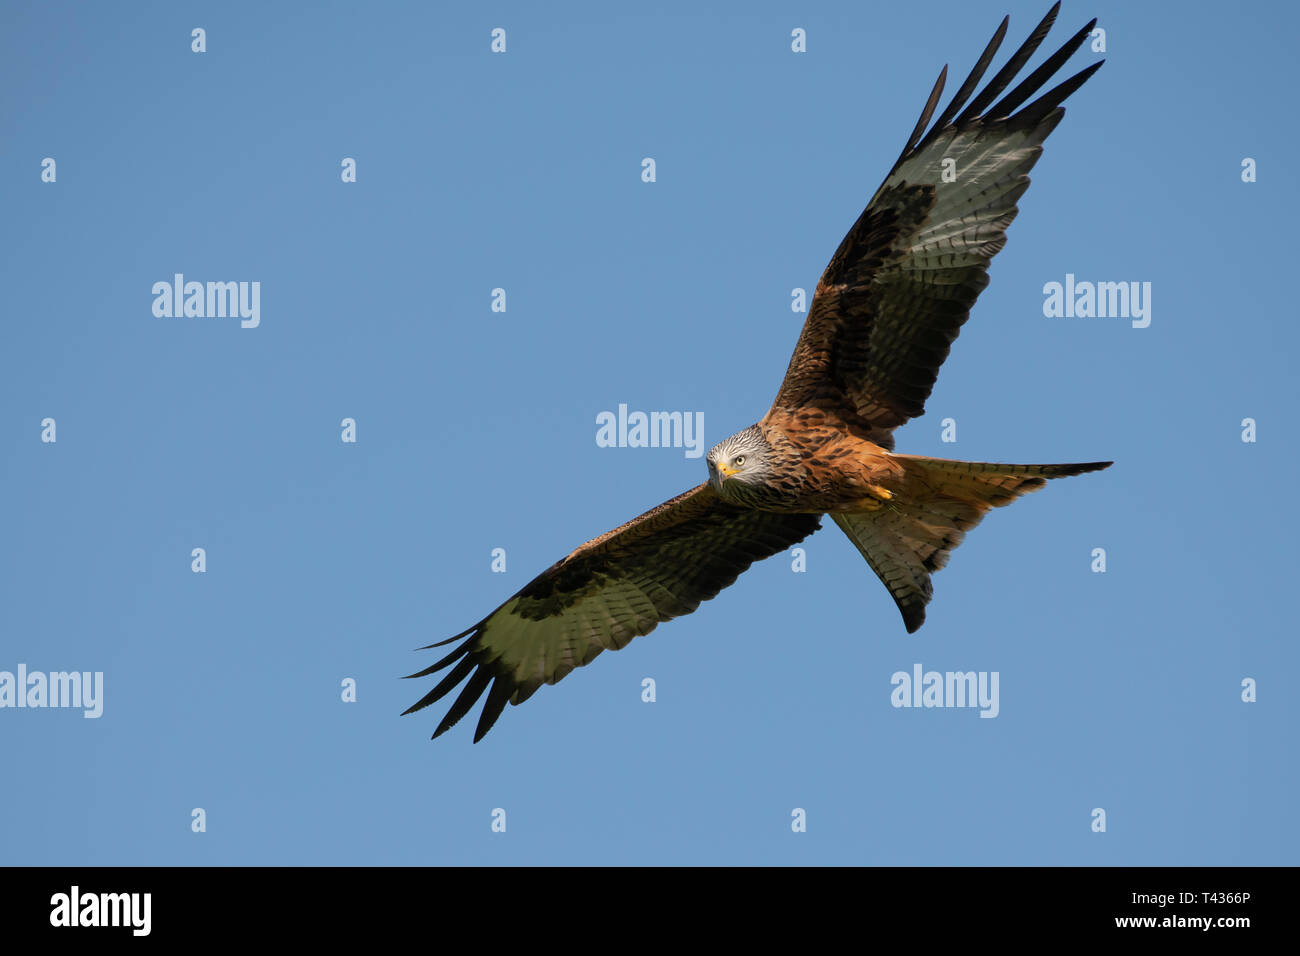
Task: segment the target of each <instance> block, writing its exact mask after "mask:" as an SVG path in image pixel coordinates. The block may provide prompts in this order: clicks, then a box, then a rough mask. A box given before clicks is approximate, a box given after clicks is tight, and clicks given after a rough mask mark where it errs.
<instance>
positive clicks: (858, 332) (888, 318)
mask: <svg viewBox="0 0 1300 956" xmlns="http://www.w3.org/2000/svg"><path fill="white" fill-rule="evenodd" d="M1059 6H1060V4H1059V3H1058V4H1057V5H1056V6H1054V7H1052V9H1051V10H1050V11H1049V12H1048V14H1047V16H1046V17H1045V18H1044V19H1043V21H1042V22H1041V23H1040V24H1039V25H1038V26H1037V28H1035V30H1034V32H1033V33H1032V34H1030V36H1029V39H1028V40H1026V41H1025V43H1024V45H1023V46H1021V47H1020V49H1019V50H1017V51H1016V52H1015V54H1014V55H1013V56H1012V57H1011V59H1010V60H1009V61H1008V62H1007V64H1006V66H1004V67H1003V68H1002V69H1001V70H1000V71H999V72H998V73H997V75H996V76H994V77H993V79H992V80H991V81H989V83H988V85H987V86H985V87H984V89H983V90H982V91H981V92H980V93H979V94H978V95H976V96H975V98H974V99H971V94H973V93H975V89H976V87H977V86H978V85H979V82H980V80H981V79H982V78H983V76H984V73H985V71H986V70H987V69H988V66H989V64H990V62H991V61H992V60H993V56H994V54H995V53H996V52H997V49H998V47H999V45H1000V44H1001V42H1002V38H1003V36H1004V35H1005V34H1006V30H1007V19H1005V18H1004V19H1003V21H1002V24H1001V26H999V27H998V29H997V32H996V33H995V34H994V35H993V39H992V40H991V41H989V44H988V46H987V47H986V48H985V50H984V53H983V55H981V56H980V59H979V62H978V63H976V64H975V68H974V69H973V70H971V73H970V76H968V77H967V78H966V82H965V83H963V84H962V86H961V89H960V90H958V91H957V95H956V96H954V97H953V99H952V102H950V103H949V104H948V107H947V109H945V110H944V111H943V112H942V113H941V114H940V115H939V118H938V119H937V120H935V122H934V124H933V125H930V118H931V116H932V115H933V114H934V110H935V107H936V106H938V103H939V97H940V95H941V94H942V92H943V86H944V80H945V78H946V76H947V72H948V69H947V67H944V70H943V72H942V73H940V74H939V79H938V81H937V82H936V83H935V85H934V89H933V90H932V91H931V93H930V98H929V100H928V101H927V102H926V104H925V109H924V110H922V112H921V118H920V120H919V121H918V122H917V124H916V128H915V129H914V130H913V131H912V135H911V136H910V137H908V140H907V145H906V146H905V147H904V149H903V152H902V155H901V156H900V157H899V159H898V161H897V162H896V163H895V164H894V168H893V169H892V170H890V172H889V175H888V176H887V177H886V178H885V181H884V183H883V184H882V185H881V187H880V188H879V189H878V190H877V191H876V194H875V195H874V196H873V197H872V199H871V202H870V203H869V204H868V205H867V208H866V210H865V211H864V212H863V213H862V215H861V216H860V217H859V218H858V221H857V222H856V223H854V225H853V228H852V229H851V230H849V234H848V235H847V236H845V237H844V241H843V242H841V243H840V246H839V248H838V249H836V250H835V255H834V256H833V257H832V258H831V262H830V265H829V266H827V267H826V271H825V273H824V274H823V275H822V277H821V281H820V282H818V283H817V291H816V293H815V295H814V296H813V301H812V306H811V308H810V310H809V313H808V319H807V321H806V322H805V323H804V327H803V332H802V334H801V335H800V336H799V342H798V344H797V345H796V346H795V350H794V356H793V358H791V360H790V367H789V370H788V371H787V372H786V376H785V381H784V382H782V383H781V390H780V391H779V392H778V393H777V396H776V401H775V402H774V403H773V405H772V408H771V410H770V411H769V412H768V413H767V416H766V417H765V418H764V419H763V420H762V421H760V422H759V423H758V424H756V425H751V426H750V427H749V428H746V429H745V430H744V431H741V432H738V433H737V434H735V435H732V436H731V437H730V438H728V439H727V440H726V441H723V442H721V443H720V444H719V445H717V446H716V447H714V448H713V449H712V450H711V451H710V452H709V455H708V459H707V460H708V468H709V480H708V481H706V482H705V483H704V484H701V485H697V486H696V487H695V488H692V489H691V490H690V491H687V492H685V493H684V494H681V495H678V496H677V497H676V498H673V499H672V500H671V501H666V502H664V503H663V504H661V505H660V506H659V507H657V508H653V509H651V510H650V511H647V512H646V513H645V514H643V515H641V516H640V517H639V518H634V519H633V520H631V521H629V522H628V523H627V524H625V525H623V526H622V527H619V528H615V529H614V530H613V531H610V532H608V533H607V534H603V535H601V536H600V537H599V538H596V539H594V540H592V541H588V542H587V543H586V544H584V545H582V546H581V547H579V548H577V549H576V550H575V551H573V552H572V553H571V554H570V555H568V557H565V558H562V559H561V560H559V561H557V562H556V563H555V564H554V565H552V566H551V567H550V568H548V569H547V570H546V571H543V572H542V573H541V574H540V575H538V576H537V577H536V578H534V579H533V580H532V581H530V582H529V583H528V584H527V585H525V586H524V588H523V589H522V590H520V591H519V592H518V593H517V594H515V595H514V596H513V597H511V598H510V599H509V600H507V601H506V602H505V603H504V604H502V605H501V606H500V607H499V608H497V609H496V610H495V611H493V612H492V613H491V614H489V615H488V616H487V617H485V618H484V619H483V620H481V621H479V622H478V623H477V624H475V625H474V626H473V627H471V628H470V629H469V630H467V631H463V632H462V633H460V634H457V635H456V636H455V637H452V638H450V639H449V640H447V641H442V642H439V644H431V645H429V646H430V647H437V646H440V645H441V644H449V643H451V642H452V641H456V640H460V639H462V638H463V639H464V640H462V641H461V643H460V644H459V645H458V646H457V647H456V648H455V649H454V650H452V651H451V653H449V654H447V655H446V656H445V657H443V658H442V659H441V660H439V661H437V662H436V663H434V664H433V665H431V666H430V667H427V668H426V669H424V670H422V671H420V672H419V673H418V674H412V675H411V676H412V677H425V676H428V675H430V674H433V673H435V672H436V671H440V670H442V669H443V668H448V667H449V668H451V669H450V671H449V672H448V673H447V674H446V675H445V676H444V677H443V678H442V680H441V681H440V682H439V683H438V685H437V686H436V687H434V688H433V689H432V690H430V691H429V693H427V694H425V695H424V697H423V698H421V699H420V701H419V702H418V703H416V704H415V705H414V706H413V707H411V708H410V709H409V710H407V711H406V713H408V714H409V713H411V712H412V711H416V710H419V709H421V708H423V707H427V706H428V705H429V704H432V703H434V702H435V701H438V700H440V699H442V698H443V697H444V696H445V695H447V694H448V693H449V692H450V691H451V690H452V689H453V688H455V687H456V686H457V685H458V684H460V683H461V682H462V681H464V680H466V678H468V681H467V683H466V684H465V686H464V688H463V689H462V690H461V691H460V694H459V695H458V696H457V697H456V700H455V702H454V703H453V704H452V705H451V709H450V710H449V711H448V712H447V714H446V716H445V717H443V719H442V722H441V723H439V724H438V728H437V730H436V731H434V734H433V736H435V737H437V736H438V735H439V734H441V733H443V732H444V731H446V730H447V729H448V728H450V727H451V726H452V725H454V724H455V723H456V722H457V721H458V720H460V719H461V718H462V717H463V716H465V714H466V713H467V712H468V711H469V709H470V708H471V707H472V706H473V705H474V703H475V702H476V701H478V700H479V698H480V697H482V695H483V694H484V693H485V692H486V693H487V702H486V704H485V705H484V707H483V711H482V714H481V716H480V717H479V721H478V727H477V729H476V730H475V732H474V740H475V742H477V741H478V740H480V739H482V737H483V735H484V734H486V733H487V731H488V730H489V729H490V728H491V727H492V725H493V723H495V722H496V719H497V718H498V717H499V716H500V715H501V711H502V710H504V709H505V706H506V704H507V703H511V704H520V703H523V702H524V701H525V700H527V699H528V698H529V697H531V696H532V695H533V693H534V692H535V691H536V690H537V688H539V687H541V686H542V685H543V684H554V683H555V682H556V681H558V680H560V679H561V678H563V677H564V676H565V675H566V674H568V673H569V672H570V671H571V670H573V669H574V668H575V667H582V666H583V665H585V664H590V663H591V662H592V660H594V659H595V658H596V656H597V655H598V654H600V652H601V651H604V650H618V649H619V648H622V647H625V646H627V644H628V643H629V642H630V641H631V640H632V639H633V638H634V637H638V636H640V635H642V634H649V633H650V632H651V631H652V630H654V629H655V627H656V626H657V625H658V624H659V623H660V622H661V621H667V620H670V619H671V618H674V617H680V616H681V615H683V614H690V613H691V612H692V611H694V610H695V609H696V608H697V607H699V605H700V602H701V601H706V600H708V599H709V598H712V597H714V596H715V595H716V594H717V593H718V592H719V591H721V590H722V589H723V588H725V587H727V586H728V585H730V584H731V583H732V582H733V581H735V580H736V578H737V577H738V576H739V575H740V573H741V572H742V571H744V570H745V569H746V568H748V567H749V566H750V565H751V564H752V563H753V562H755V561H758V560H761V559H762V558H766V557H770V556H771V555H773V554H776V553H778V552H780V551H784V550H785V549H786V548H788V547H790V546H791V545H792V544H794V543H796V542H798V541H802V540H803V539H804V538H806V537H807V536H808V535H810V534H812V533H813V532H814V531H816V530H817V529H818V528H819V527H820V526H821V518H822V516H823V515H830V517H831V518H832V519H833V520H834V521H835V523H836V524H837V525H839V526H840V528H841V530H843V531H844V533H845V534H847V535H848V536H849V539H850V540H851V541H852V542H853V543H854V544H855V545H856V546H857V548H858V550H859V551H861V552H862V556H863V557H864V558H866V559H867V563H868V564H869V565H871V568H872V570H873V571H875V572H876V574H877V575H879V577H880V579H881V581H883V582H884V584H885V587H887V588H888V589H889V592H890V594H892V595H893V597H894V600H895V602H897V604H898V608H899V610H900V611H901V612H902V614H903V623H904V625H905V626H906V627H907V630H908V631H909V632H911V631H915V630H916V629H917V628H919V627H920V626H921V624H922V622H923V621H924V620H925V606H926V604H928V603H929V601H930V595H931V585H930V575H931V574H932V573H933V572H935V571H938V570H939V569H940V568H942V567H943V566H944V565H945V564H946V563H947V561H948V556H949V554H950V553H951V551H952V550H953V549H954V548H955V547H957V545H958V544H959V543H960V542H961V540H962V537H963V536H964V535H965V533H966V532H967V531H969V530H970V529H971V528H973V527H974V526H975V525H977V524H978V523H979V521H980V519H981V518H983V517H984V514H985V512H987V511H988V510H989V509H990V508H996V507H1000V506H1002V505H1006V504H1010V503H1011V502H1012V501H1014V500H1015V499H1016V498H1018V497H1020V496H1021V495H1023V494H1025V493H1026V492H1030V491H1033V490H1035V489H1037V488H1040V487H1042V486H1043V485H1044V484H1045V483H1046V481H1047V479H1049V478H1061V477H1064V476H1066V475H1077V474H1081V473H1083V472H1087V471H1096V470H1098V469H1101V468H1105V467H1106V466H1108V465H1109V464H1111V463H1110V462H1088V463H1085V464H1072V465H1005V464H984V463H977V462H963V461H949V460H946V459H937V458H923V457H919V456H916V455H896V454H893V448H894V436H893V432H894V429H896V428H898V426H900V425H902V424H903V423H904V422H906V421H908V420H909V419H912V418H916V417H917V416H919V415H921V414H922V413H923V412H924V409H925V400H926V399H927V398H928V397H929V395H930V391H931V389H932V388H933V387H934V382H935V378H936V376H937V375H938V373H939V366H940V365H942V364H943V361H944V359H945V358H947V356H948V349H949V348H950V346H951V345H952V343H953V340H954V339H956V338H957V333H958V332H959V331H960V330H961V326H962V323H964V322H965V321H966V318H967V316H968V315H969V314H970V309H971V306H972V305H974V304H975V299H976V298H977V297H978V296H979V294H980V292H981V291H982V290H983V289H984V287H985V286H986V285H987V284H988V266H989V262H990V261H991V260H992V258H993V256H995V255H996V254H997V253H998V251H999V250H1000V249H1001V248H1002V246H1003V245H1004V244H1005V243H1006V229H1007V226H1008V225H1010V223H1011V221H1012V220H1013V219H1014V218H1015V217H1016V212H1017V209H1016V202H1017V200H1019V199H1020V197H1021V195H1023V194H1024V192H1025V190H1026V189H1028V188H1029V177H1028V175H1027V174H1028V173H1029V170H1030V169H1031V168H1033V165H1034V163H1035V162H1036V161H1037V160H1038V157H1039V154H1040V153H1042V151H1043V147H1042V143H1043V140H1045V139H1046V138H1047V135H1048V134H1049V133H1050V132H1051V131H1052V130H1053V129H1055V127H1056V124H1057V123H1059V122H1060V121H1061V117H1062V116H1064V115H1065V110H1064V108H1063V107H1062V106H1061V103H1062V102H1063V101H1064V100H1065V98H1066V97H1068V96H1069V95H1070V94H1071V93H1073V92H1074V91H1075V90H1076V89H1078V88H1079V87H1080V86H1081V85H1082V84H1083V82H1084V81H1085V80H1087V79H1088V77H1090V76H1091V75H1092V74H1093V73H1094V72H1096V70H1097V68H1098V67H1100V66H1101V63H1100V62H1098V63H1095V64H1093V65H1092V66H1090V67H1088V68H1087V69H1085V70H1083V71H1081V72H1079V73H1077V74H1075V75H1074V76H1072V77H1071V78H1069V79H1068V80H1066V81H1065V82H1063V83H1061V84H1060V85H1058V86H1055V87H1053V88H1052V89H1050V90H1048V91H1047V92H1046V93H1043V94H1042V95H1041V96H1038V98H1037V99H1034V100H1033V101H1032V102H1029V100H1030V97H1033V96H1034V95H1035V94H1037V93H1038V91H1039V90H1040V89H1041V88H1042V86H1043V85H1044V84H1045V83H1046V82H1048V80H1050V79H1051V78H1052V76H1053V75H1054V74H1055V73H1056V72H1057V70H1058V69H1059V68H1060V67H1061V65H1062V64H1063V63H1065V61H1066V60H1068V59H1069V58H1070V55H1071V54H1072V53H1074V51H1075V50H1077V49H1078V48H1079V46H1080V45H1081V44H1082V43H1083V42H1084V40H1085V39H1086V38H1087V36H1088V34H1089V33H1090V32H1091V30H1092V28H1093V25H1094V24H1095V23H1096V20H1093V21H1092V23H1089V24H1088V25H1087V26H1085V27H1084V28H1083V29H1082V30H1080V31H1079V32H1078V33H1076V34H1075V35H1074V36H1072V37H1071V38H1070V39H1069V40H1068V41H1066V43H1065V45H1064V46H1062V47H1061V48H1060V49H1059V50H1058V51H1057V52H1056V53H1054V54H1053V55H1052V56H1051V57H1050V58H1048V59H1047V61H1046V62H1044V63H1043V65H1042V66H1040V67H1038V68H1037V69H1036V70H1034V71H1033V72H1032V73H1030V74H1029V75H1028V76H1027V77H1026V78H1025V79H1024V80H1023V81H1021V82H1020V83H1019V84H1018V85H1017V86H1016V87H1015V88H1014V89H1012V90H1011V92H1009V93H1007V94H1006V95H1005V96H1002V98H1001V99H998V96H999V95H1000V94H1001V93H1002V91H1003V90H1004V89H1006V88H1007V86H1008V85H1009V84H1010V83H1011V81H1012V80H1013V79H1015V77H1016V75H1017V74H1018V73H1019V72H1020V70H1021V68H1022V67H1023V66H1024V65H1025V63H1026V61H1028V59H1029V58H1030V56H1031V55H1032V54H1033V53H1034V51H1035V50H1036V49H1037V48H1038V46H1039V44H1040V43H1041V42H1042V41H1043V38H1044V37H1045V36H1046V35H1047V32H1048V30H1049V29H1050V28H1051V26H1052V23H1053V22H1054V21H1055V19H1056V12H1057V9H1058V7H1059ZM995 100H996V102H995ZM968 101H969V103H968ZM963 107H965V108H964V109H963ZM927 129H928V130H929V131H928V132H927ZM949 160H950V161H951V162H945V161H949ZM954 164H955V165H954ZM945 170H947V171H948V173H949V175H944V173H945ZM954 172H955V178H954V177H953V175H952V174H953V173H954Z"/></svg>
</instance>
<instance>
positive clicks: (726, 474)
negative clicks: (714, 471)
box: [718, 461, 740, 478]
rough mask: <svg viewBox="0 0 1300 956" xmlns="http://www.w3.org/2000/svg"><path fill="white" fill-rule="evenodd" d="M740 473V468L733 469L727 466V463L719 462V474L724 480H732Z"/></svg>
mask: <svg viewBox="0 0 1300 956" xmlns="http://www.w3.org/2000/svg"><path fill="white" fill-rule="evenodd" d="M738 471H740V469H739V468H732V467H731V466H730V465H728V464H726V463H725V462H721V461H720V462H718V474H720V475H721V476H722V477H723V478H730V477H731V476H732V475H734V474H736V472H738Z"/></svg>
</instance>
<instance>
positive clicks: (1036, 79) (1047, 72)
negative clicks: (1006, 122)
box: [988, 17, 1097, 119]
mask: <svg viewBox="0 0 1300 956" xmlns="http://www.w3.org/2000/svg"><path fill="white" fill-rule="evenodd" d="M1096 25H1097V18H1096V17H1093V19H1092V21H1091V22H1090V23H1088V24H1086V25H1085V26H1084V27H1083V28H1082V29H1081V30H1079V31H1078V32H1077V33H1075V34H1074V36H1072V37H1070V39H1068V40H1066V41H1065V42H1064V43H1063V44H1061V48H1060V49H1059V50H1057V51H1056V52H1055V53H1053V54H1052V55H1051V56H1049V57H1048V58H1047V59H1046V60H1044V61H1043V63H1042V65H1041V66H1039V67H1038V69H1036V70H1034V72H1033V73H1030V74H1029V76H1027V77H1025V79H1024V81H1023V82H1022V83H1021V84H1020V85H1019V86H1017V87H1016V88H1015V89H1014V90H1012V91H1011V92H1010V93H1008V94H1007V95H1006V96H1004V97H1003V98H1002V99H1001V100H999V101H998V102H997V104H996V105H994V106H993V107H992V108H991V109H990V110H989V111H988V118H989V119H1002V118H1003V117H1006V116H1010V115H1011V114H1012V113H1013V112H1014V111H1015V109H1016V107H1018V106H1019V105H1020V104H1021V103H1023V102H1024V101H1025V100H1027V99H1029V97H1031V96H1033V95H1034V94H1035V93H1037V92H1038V88H1039V87H1040V86H1042V85H1043V84H1044V83H1046V82H1047V81H1048V80H1050V79H1051V78H1052V76H1053V75H1055V73H1056V71H1057V70H1059V69H1060V68H1061V64H1062V63H1064V62H1065V61H1066V60H1068V59H1069V58H1070V57H1072V56H1073V55H1074V51H1075V50H1077V49H1079V47H1081V46H1082V45H1083V41H1084V40H1086V39H1088V34H1089V33H1091V32H1092V28H1093V27H1095V26H1096Z"/></svg>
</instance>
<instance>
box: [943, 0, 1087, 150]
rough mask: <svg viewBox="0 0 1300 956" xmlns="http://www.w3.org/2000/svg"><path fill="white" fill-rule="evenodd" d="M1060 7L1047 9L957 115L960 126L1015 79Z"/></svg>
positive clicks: (975, 115) (973, 116) (1045, 35)
mask: <svg viewBox="0 0 1300 956" xmlns="http://www.w3.org/2000/svg"><path fill="white" fill-rule="evenodd" d="M1060 9H1061V4H1060V3H1059V2H1058V3H1057V4H1055V5H1054V6H1053V7H1052V9H1050V10H1048V11H1047V16H1045V17H1043V19H1042V20H1041V21H1040V22H1039V24H1038V26H1036V27H1034V32H1033V33H1031V34H1029V38H1028V39H1026V40H1025V42H1024V43H1022V44H1020V49H1018V50H1016V52H1015V53H1013V54H1011V59H1009V60H1007V62H1006V65H1005V66H1003V67H1002V69H1000V70H998V72H997V75H995V76H994V77H993V79H992V80H990V81H989V85H988V86H986V87H984V89H983V90H982V91H981V92H980V94H979V96H977V97H975V99H974V100H972V101H971V104H970V106H968V107H966V109H965V111H964V112H963V113H962V114H961V115H960V116H958V117H957V125H958V126H960V125H961V124H963V123H966V122H969V121H970V120H972V119H974V118H975V117H977V116H979V115H980V114H981V113H983V112H984V107H986V106H988V105H989V104H990V103H992V102H993V101H994V100H995V99H996V98H997V96H998V94H999V93H1001V92H1002V91H1003V90H1004V89H1006V87H1007V84H1008V83H1010V82H1011V81H1012V80H1013V79H1015V77H1016V74H1017V73H1019V72H1020V68H1021V67H1022V66H1024V65H1025V63H1027V62H1028V61H1029V58H1030V57H1031V56H1033V55H1034V51H1035V50H1037V49H1038V47H1039V45H1040V44H1041V43H1042V42H1043V40H1044V39H1046V37H1047V34H1048V32H1049V31H1050V30H1051V29H1052V24H1054V23H1055V22H1056V13H1057V11H1058V10H1060Z"/></svg>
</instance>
